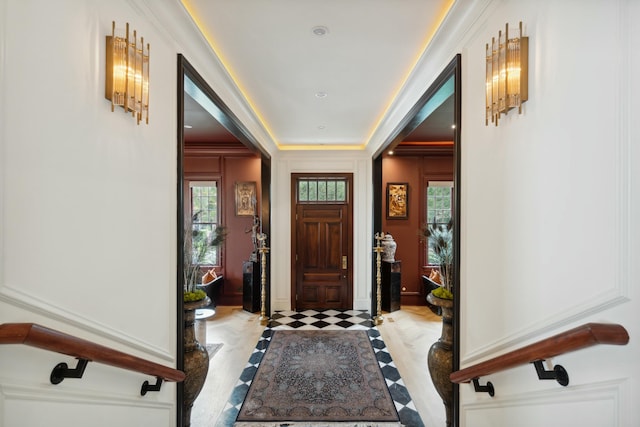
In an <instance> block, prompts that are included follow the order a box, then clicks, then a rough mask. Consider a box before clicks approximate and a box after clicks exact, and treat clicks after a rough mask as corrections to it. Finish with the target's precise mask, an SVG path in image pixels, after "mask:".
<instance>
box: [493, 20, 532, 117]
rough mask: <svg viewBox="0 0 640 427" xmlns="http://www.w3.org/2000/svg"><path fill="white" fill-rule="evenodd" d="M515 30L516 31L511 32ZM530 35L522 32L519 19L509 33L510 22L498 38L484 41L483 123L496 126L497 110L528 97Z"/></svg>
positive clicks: (518, 104)
mask: <svg viewBox="0 0 640 427" xmlns="http://www.w3.org/2000/svg"><path fill="white" fill-rule="evenodd" d="M514 33H515V34H514ZM528 68H529V37H524V36H523V35H522V22H520V25H519V27H518V29H516V30H515V31H514V32H513V33H512V34H509V24H505V27H504V33H502V31H499V32H498V39H497V40H496V38H495V37H492V38H491V45H489V44H488V43H487V45H486V95H485V99H486V102H485V108H486V114H485V125H486V126H488V125H489V121H491V122H492V123H495V125H496V126H498V119H499V118H500V114H507V113H508V112H509V110H511V109H513V108H518V113H519V114H521V113H522V103H523V102H525V101H526V100H527V99H528V98H529V89H528V87H529V84H528V77H529V70H528Z"/></svg>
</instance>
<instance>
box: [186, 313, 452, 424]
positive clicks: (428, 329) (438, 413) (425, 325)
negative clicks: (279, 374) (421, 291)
mask: <svg viewBox="0 0 640 427" xmlns="http://www.w3.org/2000/svg"><path fill="white" fill-rule="evenodd" d="M383 315H384V318H385V320H384V322H383V323H382V324H381V325H379V326H378V329H379V330H380V333H381V334H382V337H383V339H384V341H385V343H386V345H387V348H388V349H389V352H390V353H391V357H392V358H393V361H394V363H395V365H396V367H397V368H398V371H399V372H400V375H401V376H402V379H403V381H404V383H405V385H406V387H407V389H408V390H409V393H410V395H411V398H412V399H413V402H414V404H415V407H416V409H417V411H418V412H419V413H420V416H421V417H422V421H423V422H424V424H425V426H426V427H440V426H444V425H445V412H444V406H443V404H442V400H441V399H440V396H439V395H438V393H437V392H436V390H435V389H434V387H433V383H432V382H431V377H430V376H429V371H428V368H427V352H428V351H429V347H430V346H431V344H433V343H434V342H435V341H437V339H438V338H439V337H440V332H441V329H442V323H441V319H440V317H439V316H436V315H435V314H433V313H432V312H431V311H430V310H429V309H428V308H427V307H426V306H406V307H405V306H403V307H402V309H401V310H398V311H394V312H393V313H383ZM258 317H259V316H258V314H253V313H248V312H246V311H244V310H243V309H242V307H229V306H225V307H218V308H217V310H216V314H215V316H214V317H212V318H211V319H209V320H207V321H206V340H207V342H208V343H222V344H223V346H222V348H221V349H220V350H219V351H218V352H217V353H216V355H215V356H214V357H213V359H212V360H211V362H210V365H209V374H208V376H207V381H206V383H205V385H204V387H203V389H202V391H201V392H200V395H199V396H198V398H197V399H196V402H195V404H194V406H193V409H192V413H191V425H192V427H209V426H213V425H215V422H216V420H217V419H218V417H219V416H220V414H221V413H222V411H223V409H224V407H225V404H226V402H227V399H228V398H229V395H230V394H231V391H232V390H233V388H234V386H235V385H236V382H237V381H238V378H239V377H240V373H241V372H242V370H243V369H244V367H245V365H246V363H247V360H248V359H249V356H250V355H251V352H252V351H253V349H254V348H255V346H256V343H257V342H258V338H259V337H260V335H261V334H262V331H263V330H264V326H262V325H261V324H260V321H259V319H258ZM200 331H202V330H200ZM200 335H201V336H202V332H201V333H200ZM409 427H410V426H409Z"/></svg>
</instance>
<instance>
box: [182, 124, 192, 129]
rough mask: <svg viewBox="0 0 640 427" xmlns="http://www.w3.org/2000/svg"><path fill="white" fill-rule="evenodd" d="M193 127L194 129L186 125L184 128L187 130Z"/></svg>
mask: <svg viewBox="0 0 640 427" xmlns="http://www.w3.org/2000/svg"><path fill="white" fill-rule="evenodd" d="M192 127H193V126H191V125H184V128H185V129H191V128H192Z"/></svg>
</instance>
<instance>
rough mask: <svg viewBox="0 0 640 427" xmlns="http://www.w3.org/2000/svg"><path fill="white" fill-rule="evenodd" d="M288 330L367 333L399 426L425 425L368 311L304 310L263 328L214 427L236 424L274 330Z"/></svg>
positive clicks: (288, 313)
mask: <svg viewBox="0 0 640 427" xmlns="http://www.w3.org/2000/svg"><path fill="white" fill-rule="evenodd" d="M287 329H289V330H291V329H300V330H303V329H306V330H308V329H324V330H340V329H351V330H353V329H357V330H367V331H368V334H369V339H370V340H371V345H372V347H373V349H374V351H375V353H376V358H377V359H378V363H379V365H380V369H381V370H382V373H383V375H384V377H385V379H386V381H387V387H388V388H389V392H390V393H391V397H392V398H393V400H394V403H395V405H396V410H397V411H398V415H399V416H400V422H401V423H402V424H403V425H405V426H408V427H423V426H424V424H423V422H422V419H421V418H420V415H419V414H418V412H417V411H416V408H415V406H414V404H413V402H412V400H411V396H409V392H408V390H407V388H406V387H405V385H404V383H403V382H402V378H400V373H399V372H398V369H397V368H396V366H395V365H394V363H393V360H392V358H391V355H390V354H389V352H388V350H387V348H386V345H385V343H384V341H383V340H382V337H381V336H380V332H379V331H378V329H377V328H376V327H375V325H374V324H373V322H372V320H371V315H370V314H369V313H368V312H367V311H360V310H323V311H316V310H305V311H300V312H297V311H278V312H276V313H274V314H273V316H272V317H271V321H270V322H269V325H268V326H267V327H266V328H265V330H264V332H263V333H262V336H261V337H260V340H259V341H258V344H257V345H256V348H255V349H254V350H253V353H252V354H251V356H250V357H249V361H248V362H247V365H246V367H245V369H244V370H243V371H242V374H241V375H240V379H239V380H238V383H237V384H236V386H235V387H234V389H233V392H232V393H231V396H230V397H229V400H228V402H227V404H226V406H225V408H224V411H223V413H222V416H221V418H220V419H219V420H218V421H217V423H216V427H231V426H233V424H234V423H235V420H236V417H237V416H238V413H239V412H240V407H241V406H242V402H243V401H244V398H245V396H246V395H247V392H248V391H249V386H250V385H251V381H252V380H253V377H254V376H255V374H256V371H257V370H258V365H259V364H260V361H261V360H262V356H263V355H264V353H265V351H266V350H267V347H269V342H270V341H271V336H272V334H273V331H274V330H287Z"/></svg>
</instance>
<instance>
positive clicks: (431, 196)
mask: <svg viewBox="0 0 640 427" xmlns="http://www.w3.org/2000/svg"><path fill="white" fill-rule="evenodd" d="M426 196H427V197H426V204H427V206H426V210H425V212H426V216H427V217H426V219H425V222H426V223H427V224H435V225H437V226H442V227H443V228H446V226H447V224H448V223H449V221H450V220H451V215H452V212H451V207H452V205H453V203H452V200H453V182H452V181H429V183H428V185H427V194H426ZM426 244H427V248H428V251H426V252H427V264H430V265H433V264H440V263H441V260H440V259H438V257H437V256H436V254H434V253H433V249H432V245H431V244H429V242H426Z"/></svg>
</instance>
